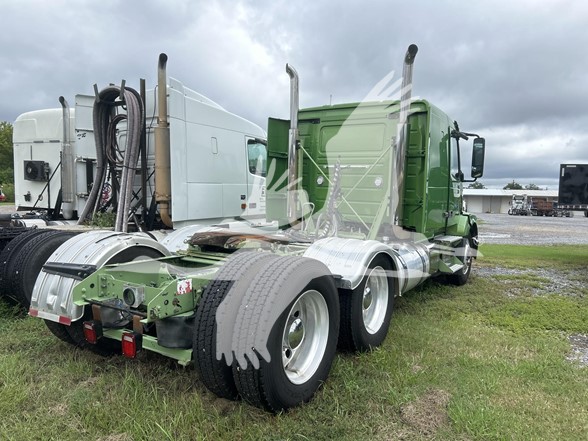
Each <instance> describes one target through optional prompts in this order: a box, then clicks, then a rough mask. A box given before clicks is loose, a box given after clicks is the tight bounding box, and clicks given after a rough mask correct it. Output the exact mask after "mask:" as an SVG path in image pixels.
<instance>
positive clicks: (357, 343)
mask: <svg viewBox="0 0 588 441" xmlns="http://www.w3.org/2000/svg"><path fill="white" fill-rule="evenodd" d="M391 271H392V265H391V263H390V260H389V259H388V258H386V257H385V256H383V255H381V254H380V255H377V256H376V257H374V258H373V259H372V261H371V262H370V264H369V265H368V267H367V271H366V274H365V275H364V276H363V279H362V281H361V283H360V284H359V285H358V286H357V287H356V288H355V289H353V290H341V295H340V296H339V302H340V303H341V329H340V330H339V343H338V346H339V348H340V349H344V350H352V351H367V350H369V349H372V348H375V347H378V346H380V345H381V344H382V342H383V341H384V339H385V338H386V335H387V334H388V328H389V327H390V319H391V318H392V310H393V307H394V295H395V292H394V280H393V279H392V278H391V277H389V274H390V272H391Z"/></svg>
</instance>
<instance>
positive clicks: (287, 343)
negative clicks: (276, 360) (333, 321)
mask: <svg viewBox="0 0 588 441" xmlns="http://www.w3.org/2000/svg"><path fill="white" fill-rule="evenodd" d="M328 337H329V309H328V307H327V302H326V301H325V298H324V297H323V296H322V294H321V293H320V292H318V291H315V290H309V291H305V292H304V293H302V295H301V296H300V297H298V300H296V302H295V303H294V305H292V308H290V311H289V312H288V318H287V320H286V325H285V326H284V331H283V333H282V366H283V368H284V373H285V374H286V377H288V380H290V381H291V382H292V383H294V384H303V383H305V382H306V381H308V380H309V379H310V378H311V377H312V376H313V375H314V374H315V372H316V371H317V369H318V367H319V365H320V363H321V361H322V360H323V356H324V353H325V350H326V348H327V340H328Z"/></svg>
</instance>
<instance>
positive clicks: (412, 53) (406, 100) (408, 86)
mask: <svg viewBox="0 0 588 441" xmlns="http://www.w3.org/2000/svg"><path fill="white" fill-rule="evenodd" d="M418 50H419V48H418V47H417V45H416V44H411V45H410V46H408V50H407V51H406V54H405V55H404V66H403V68H402V86H401V89H400V115H399V117H398V137H397V143H396V154H395V156H394V167H393V168H392V169H393V172H394V176H393V177H392V179H391V186H392V188H391V189H390V199H391V201H390V202H391V204H390V205H391V207H390V224H391V225H400V224H401V222H402V215H403V210H402V204H403V199H404V172H405V170H404V169H405V162H406V149H407V137H408V133H407V130H408V124H407V120H408V114H409V111H410V99H411V96H412V66H413V63H414V59H415V57H416V54H417V52H418Z"/></svg>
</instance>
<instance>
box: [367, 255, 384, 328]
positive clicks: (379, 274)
mask: <svg viewBox="0 0 588 441" xmlns="http://www.w3.org/2000/svg"><path fill="white" fill-rule="evenodd" d="M388 292H389V291H388V277H387V276H386V271H385V270H384V268H382V267H381V266H377V267H375V268H372V269H371V271H370V273H369V274H368V276H367V280H366V282H365V286H364V288H363V293H362V302H361V307H362V317H363V324H364V327H365V329H366V331H367V332H368V333H369V334H375V333H376V332H378V331H379V330H380V328H381V327H382V324H383V323H384V320H385V318H386V311H387V309H388Z"/></svg>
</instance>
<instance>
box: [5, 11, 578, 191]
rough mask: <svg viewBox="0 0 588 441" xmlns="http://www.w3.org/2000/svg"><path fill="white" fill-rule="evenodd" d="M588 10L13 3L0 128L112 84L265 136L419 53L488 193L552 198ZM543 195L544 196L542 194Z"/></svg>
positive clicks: (424, 87)
mask: <svg viewBox="0 0 588 441" xmlns="http://www.w3.org/2000/svg"><path fill="white" fill-rule="evenodd" d="M587 22H588V6H585V4H584V3H583V2H581V1H579V0H568V1H565V0H561V1H556V0H546V1H542V2H536V1H531V0H523V1H517V2H513V1H507V0H488V1H483V2H458V1H444V2H438V1H424V0H423V1H418V2H412V3H410V4H408V3H406V2H401V1H390V0H372V1H370V2H364V1H359V0H357V1H337V2H335V1H323V2H291V1H284V0H276V1H269V0H256V1H254V0H242V1H238V2H234V1H228V0H217V1H187V0H184V1H181V0H161V1H157V0H147V1H141V2H139V1H136V2H131V1H103V2H90V1H73V0H56V1H52V2H45V1H20V2H11V3H9V4H7V5H3V13H2V15H1V16H0V29H2V33H1V34H0V44H1V45H2V48H3V50H2V52H1V53H0V75H1V76H0V78H1V80H0V96H1V97H2V99H1V100H0V120H8V121H14V119H15V118H16V117H17V116H18V115H19V114H20V113H23V112H25V111H29V110H34V109H39V108H47V107H57V105H58V103H57V97H59V95H64V96H66V98H68V99H69V100H73V96H74V95H75V94H76V93H92V85H93V84H94V83H98V84H99V85H100V86H103V85H105V84H107V83H109V82H119V81H120V80H121V79H122V78H125V79H126V80H127V83H128V84H130V85H135V86H136V85H137V84H138V79H139V78H140V77H143V78H146V79H147V83H148V84H149V85H153V84H154V82H155V77H156V61H157V56H158V54H159V53H160V52H166V53H167V54H168V55H169V59H170V61H169V63H168V68H169V72H170V75H172V76H174V77H176V78H178V79H179V80H181V81H182V82H184V83H185V84H186V85H187V86H189V87H192V88H194V89H196V90H198V91H199V92H201V93H203V94H204V95H207V96H209V97H210V98H211V99H213V100H215V101H217V102H219V103H220V104H221V105H223V106H224V107H226V108H227V109H228V110H231V111H233V112H235V113H237V114H240V115H242V116H244V117H246V118H248V119H251V120H253V121H255V122H256V123H258V124H259V125H261V126H265V124H266V119H267V117H268V116H277V117H287V113H288V102H287V100H288V78H287V76H286V74H285V72H284V65H285V63H286V62H289V63H291V64H293V65H294V66H295V67H296V69H297V70H298V72H299V74H300V76H301V105H302V106H315V105H322V104H327V103H328V102H329V100H330V97H331V96H332V99H333V102H334V103H337V102H346V101H359V100H361V99H362V98H363V97H364V96H365V95H366V94H367V92H368V91H369V90H370V89H371V88H372V87H373V85H374V84H376V83H377V82H378V81H379V80H380V79H381V78H382V77H384V75H386V74H387V73H388V72H390V70H396V71H397V72H398V74H399V73H400V70H401V60H402V56H403V54H404V51H405V50H406V47H407V46H408V44H410V43H416V44H418V45H419V48H420V52H419V55H418V57H417V61H416V64H415V72H414V86H415V90H414V93H415V94H417V95H419V96H421V97H424V98H427V99H429V100H431V101H432V102H434V103H436V104H437V105H438V106H439V107H441V108H442V109H444V110H445V111H447V112H448V113H449V114H450V115H452V117H454V118H456V119H458V120H459V121H460V125H461V127H462V128H463V129H465V130H469V131H475V132H479V133H480V134H482V135H483V136H485V137H486V138H487V146H488V147H487V167H486V178H485V179H482V182H487V183H494V182H495V183H496V184H495V185H497V186H500V187H501V186H503V185H504V184H506V182H508V181H510V180H512V179H515V180H517V181H521V183H523V184H525V183H528V182H534V183H537V184H539V183H544V184H543V185H554V184H555V182H556V179H557V170H558V164H559V163H564V162H588V148H587V142H588V124H587V123H588V111H587V110H586V108H585V105H584V103H585V102H586V101H587V99H588V75H586V72H588V58H586V57H585V56H583V53H582V49H583V48H585V47H587V46H588V32H586V31H585V24H586V23H587ZM552 183H553V184H552Z"/></svg>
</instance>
